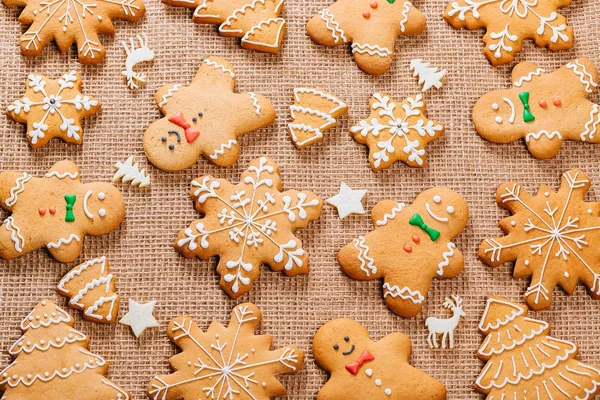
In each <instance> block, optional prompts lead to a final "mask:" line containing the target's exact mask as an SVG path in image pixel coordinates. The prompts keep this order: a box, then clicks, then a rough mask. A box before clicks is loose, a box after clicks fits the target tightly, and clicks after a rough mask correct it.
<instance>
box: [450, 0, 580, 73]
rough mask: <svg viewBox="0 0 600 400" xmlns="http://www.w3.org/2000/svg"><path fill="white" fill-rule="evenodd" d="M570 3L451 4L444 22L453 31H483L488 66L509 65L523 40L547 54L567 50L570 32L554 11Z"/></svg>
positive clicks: (494, 0) (503, 0) (454, 0)
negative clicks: (446, 22)
mask: <svg viewBox="0 0 600 400" xmlns="http://www.w3.org/2000/svg"><path fill="white" fill-rule="evenodd" d="M569 4H571V0H514V1H513V0H511V1H507V0H451V1H450V3H448V6H447V7H446V12H445V13H444V18H445V19H446V21H448V22H449V23H450V25H452V26H453V27H454V28H456V29H460V28H467V29H479V28H484V27H485V28H486V34H485V36H484V37H483V43H484V44H485V48H484V49H483V53H484V54H485V56H486V57H487V58H488V60H490V62H491V63H492V65H495V66H497V65H502V64H507V63H509V62H512V61H513V60H514V59H515V53H518V52H520V51H521V48H522V47H523V40H525V39H532V40H533V41H534V42H535V44H536V45H538V46H540V47H548V48H549V49H550V50H553V51H556V50H564V49H570V48H571V47H572V46H573V29H572V28H571V27H570V26H568V25H567V19H566V18H565V17H564V16H562V15H560V14H559V13H558V9H559V8H561V7H566V6H568V5H569Z"/></svg>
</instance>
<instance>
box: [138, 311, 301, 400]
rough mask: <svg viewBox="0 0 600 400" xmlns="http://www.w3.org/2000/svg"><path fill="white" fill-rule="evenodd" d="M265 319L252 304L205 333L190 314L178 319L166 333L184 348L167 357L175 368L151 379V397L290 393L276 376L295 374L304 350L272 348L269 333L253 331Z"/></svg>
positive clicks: (264, 397)
mask: <svg viewBox="0 0 600 400" xmlns="http://www.w3.org/2000/svg"><path fill="white" fill-rule="evenodd" d="M261 320H262V314H261V312H260V310H259V309H258V308H257V307H256V306H255V305H254V304H250V303H244V304H240V305H238V306H236V307H235V308H234V309H233V312H232V313H231V322H230V323H229V326H227V327H224V326H223V325H221V324H220V323H219V322H216V321H213V322H212V323H211V324H210V326H209V327H208V329H207V330H206V332H203V331H202V330H201V329H200V328H199V327H198V325H196V323H195V322H194V321H193V320H192V318H190V317H177V318H174V319H173V320H172V321H171V323H170V324H169V327H168V328H167V335H168V336H169V339H171V341H172V342H173V343H175V344H176V345H177V347H179V348H181V350H182V352H181V353H179V354H177V355H176V356H173V357H171V358H170V359H169V364H170V366H171V369H172V370H173V371H175V372H174V373H172V374H171V375H163V376H157V377H155V378H154V379H152V381H150V384H149V385H148V389H147V390H146V392H147V394H148V397H149V398H150V399H152V400H179V399H204V398H210V399H231V400H238V399H239V400H242V399H254V400H268V399H271V398H273V397H276V396H281V395H284V394H286V393H287V392H286V390H285V387H283V385H282V384H281V383H279V381H278V380H277V379H276V378H275V377H276V376H277V375H281V374H287V373H297V372H298V371H299V370H300V368H301V367H302V364H303V363H304V353H303V352H302V351H300V350H299V349H298V348H297V347H295V346H287V347H284V348H282V349H277V350H271V341H272V338H271V336H269V335H255V334H254V330H255V329H256V327H257V326H258V325H259V324H260V321H261Z"/></svg>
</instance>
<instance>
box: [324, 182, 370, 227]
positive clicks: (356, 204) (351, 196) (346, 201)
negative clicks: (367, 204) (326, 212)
mask: <svg viewBox="0 0 600 400" xmlns="http://www.w3.org/2000/svg"><path fill="white" fill-rule="evenodd" d="M365 194H367V191H366V190H354V189H351V188H350V186H348V185H346V184H345V183H344V182H342V183H341V185H340V192H339V193H338V194H336V195H335V196H333V197H331V198H329V199H327V200H325V201H326V202H327V204H331V205H332V206H334V207H335V208H337V210H338V214H339V215H340V219H344V218H346V217H347V216H348V215H350V214H364V213H365V209H364V208H363V205H362V203H361V202H362V199H363V197H365Z"/></svg>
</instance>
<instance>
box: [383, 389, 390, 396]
mask: <svg viewBox="0 0 600 400" xmlns="http://www.w3.org/2000/svg"><path fill="white" fill-rule="evenodd" d="M384 393H385V394H386V395H387V396H391V395H392V389H390V388H387V389H385V390H384Z"/></svg>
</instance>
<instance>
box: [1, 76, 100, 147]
mask: <svg viewBox="0 0 600 400" xmlns="http://www.w3.org/2000/svg"><path fill="white" fill-rule="evenodd" d="M25 88H26V90H25V96H24V97H23V98H22V99H20V100H15V101H14V102H13V103H12V104H11V105H9V106H8V107H7V109H6V113H7V114H8V116H9V117H11V118H12V119H14V120H15V121H17V122H21V123H24V124H27V140H28V141H29V144H31V147H33V148H34V149H35V148H38V147H42V146H43V145H45V144H46V143H48V142H49V141H50V139H52V138H55V137H58V138H60V139H62V140H64V141H65V142H67V143H75V144H81V143H83V129H82V127H81V120H82V119H83V118H85V117H89V116H90V115H94V114H96V113H97V112H98V110H99V109H100V106H101V104H100V102H99V101H98V100H96V99H94V98H93V97H89V96H84V95H83V94H82V93H81V92H80V90H81V77H80V76H79V73H77V72H75V71H71V72H69V73H67V74H64V75H63V76H62V77H61V78H60V79H58V80H54V79H50V78H48V77H47V76H44V75H34V74H31V75H29V76H28V77H27V81H26V82H25Z"/></svg>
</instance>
